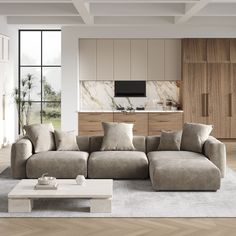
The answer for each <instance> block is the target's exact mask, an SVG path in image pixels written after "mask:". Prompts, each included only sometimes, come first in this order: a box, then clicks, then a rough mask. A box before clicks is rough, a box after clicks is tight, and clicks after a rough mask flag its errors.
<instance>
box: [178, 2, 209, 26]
mask: <svg viewBox="0 0 236 236" xmlns="http://www.w3.org/2000/svg"><path fill="white" fill-rule="evenodd" d="M211 1H212V0H199V2H198V3H193V4H187V5H186V12H185V14H184V15H183V16H180V17H175V24H181V23H186V22H187V21H188V20H189V19H191V18H192V17H193V16H195V15H196V14H197V13H198V12H199V11H201V10H202V9H203V8H204V7H206V6H207V4H208V3H210V2H211Z"/></svg>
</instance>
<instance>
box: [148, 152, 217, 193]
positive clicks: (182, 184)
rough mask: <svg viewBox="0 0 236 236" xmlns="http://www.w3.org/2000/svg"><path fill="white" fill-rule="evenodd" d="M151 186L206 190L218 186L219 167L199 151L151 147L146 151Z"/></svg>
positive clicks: (162, 188)
mask: <svg viewBox="0 0 236 236" xmlns="http://www.w3.org/2000/svg"><path fill="white" fill-rule="evenodd" d="M148 159H149V162H150V165H149V171H150V178H151V182H152V186H153V188H154V189H155V190H202V191H205V190H208V191H216V190H217V189H219V188H220V179H221V177H220V170H219V169H218V168H217V167H216V166H215V165H214V164H213V163H212V162H211V161H209V160H208V159H207V158H206V157H205V156H204V155H202V154H200V153H194V152H188V151H157V152H156V151H155V152H150V153H148Z"/></svg>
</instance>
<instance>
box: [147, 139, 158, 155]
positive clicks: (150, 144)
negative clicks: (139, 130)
mask: <svg viewBox="0 0 236 236" xmlns="http://www.w3.org/2000/svg"><path fill="white" fill-rule="evenodd" d="M159 144H160V135H155V136H147V138H146V145H147V147H146V151H147V153H149V152H154V151H157V149H158V146H159Z"/></svg>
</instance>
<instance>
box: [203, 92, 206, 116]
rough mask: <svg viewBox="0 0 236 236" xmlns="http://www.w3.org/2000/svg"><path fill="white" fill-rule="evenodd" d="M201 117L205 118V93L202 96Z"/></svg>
mask: <svg viewBox="0 0 236 236" xmlns="http://www.w3.org/2000/svg"><path fill="white" fill-rule="evenodd" d="M202 116H203V117H205V116H206V93H203V94H202Z"/></svg>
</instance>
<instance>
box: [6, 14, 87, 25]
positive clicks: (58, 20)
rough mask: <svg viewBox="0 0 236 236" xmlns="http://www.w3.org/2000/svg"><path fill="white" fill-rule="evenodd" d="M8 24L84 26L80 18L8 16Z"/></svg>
mask: <svg viewBox="0 0 236 236" xmlns="http://www.w3.org/2000/svg"><path fill="white" fill-rule="evenodd" d="M7 23H8V24H14V25H32V24H35V25H44V24H45V25H78V24H84V22H83V20H82V18H81V17H80V16H8V17H7Z"/></svg>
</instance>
